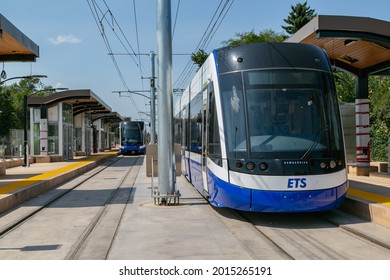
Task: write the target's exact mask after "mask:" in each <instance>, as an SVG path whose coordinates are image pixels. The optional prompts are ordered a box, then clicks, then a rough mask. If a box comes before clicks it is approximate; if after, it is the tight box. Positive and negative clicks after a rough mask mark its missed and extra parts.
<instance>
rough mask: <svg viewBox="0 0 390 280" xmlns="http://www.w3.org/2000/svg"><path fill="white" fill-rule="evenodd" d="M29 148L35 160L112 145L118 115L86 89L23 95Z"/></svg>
mask: <svg viewBox="0 0 390 280" xmlns="http://www.w3.org/2000/svg"><path fill="white" fill-rule="evenodd" d="M27 106H28V107H29V112H30V137H29V139H30V143H29V148H30V149H29V151H30V155H31V156H32V157H35V159H36V161H37V162H52V161H64V160H69V159H72V158H73V157H74V156H83V155H90V154H91V153H97V152H100V151H104V150H110V149H111V148H112V145H111V143H112V142H114V140H113V139H112V137H113V134H112V131H111V130H112V127H113V124H114V123H116V122H117V123H119V122H120V121H121V116H120V115H119V114H117V113H115V112H112V111H111V108H110V107H109V106H108V105H107V104H106V103H105V102H104V101H103V100H101V99H100V98H99V97H98V96H97V95H96V94H95V93H93V92H92V91H91V90H89V89H83V90H67V91H61V92H55V93H52V94H50V95H47V96H32V97H29V98H28V99H27Z"/></svg>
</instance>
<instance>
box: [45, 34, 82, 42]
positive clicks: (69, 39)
mask: <svg viewBox="0 0 390 280" xmlns="http://www.w3.org/2000/svg"><path fill="white" fill-rule="evenodd" d="M49 42H50V43H52V44H54V45H60V44H78V43H81V42H82V40H81V39H80V38H77V37H76V36H74V35H73V34H69V35H58V36H57V37H56V38H49Z"/></svg>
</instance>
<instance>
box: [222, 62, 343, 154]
mask: <svg viewBox="0 0 390 280" xmlns="http://www.w3.org/2000/svg"><path fill="white" fill-rule="evenodd" d="M220 88H221V100H222V107H223V117H224V123H225V131H226V140H227V141H226V143H227V150H228V155H229V157H230V158H241V157H242V158H244V157H251V158H279V159H282V158H290V159H306V158H310V157H312V156H316V157H330V156H332V155H336V154H339V153H342V151H343V142H342V132H341V127H340V119H339V118H340V116H339V110H338V105H337V97H336V94H335V90H334V87H333V83H332V79H331V76H330V74H328V73H325V72H320V71H310V70H295V69H289V70H253V71H245V72H235V73H228V74H223V75H221V76H220Z"/></svg>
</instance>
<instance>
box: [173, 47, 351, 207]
mask: <svg viewBox="0 0 390 280" xmlns="http://www.w3.org/2000/svg"><path fill="white" fill-rule="evenodd" d="M174 119H175V143H180V144H181V147H182V163H181V166H182V172H183V174H184V175H185V176H186V178H187V179H188V180H189V181H190V182H191V183H192V184H193V186H194V187H195V188H196V189H197V190H198V191H199V192H200V193H201V194H202V195H203V196H204V197H206V198H207V199H208V200H209V202H210V203H211V204H212V205H214V206H217V207H229V208H233V209H239V210H244V211H253V212H309V211H323V210H328V209H334V208H337V207H338V206H340V204H341V203H342V201H343V199H344V197H345V195H346V192H347V189H348V181H347V172H346V162H345V151H344V140H343V131H342V126H341V120H340V111H339V106H338V101H337V96H336V91H335V85H334V80H333V76H332V67H331V64H330V62H329V59H328V56H327V54H326V53H325V52H324V51H323V50H322V49H321V48H318V47H316V46H312V45H305V44H295V43H256V44H248V45H240V46H233V47H224V48H221V49H217V50H214V51H213V52H212V53H211V54H210V55H209V57H208V59H207V60H206V62H205V63H204V64H203V65H202V67H201V68H200V69H199V70H198V71H197V73H196V75H195V77H194V79H193V80H192V81H191V84H190V85H189V86H188V87H187V88H186V90H185V91H184V93H183V95H182V96H181V98H180V100H178V101H177V102H176V104H175V108H174Z"/></svg>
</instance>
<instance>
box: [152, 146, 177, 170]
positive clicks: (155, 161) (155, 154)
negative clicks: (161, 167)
mask: <svg viewBox="0 0 390 280" xmlns="http://www.w3.org/2000/svg"><path fill="white" fill-rule="evenodd" d="M180 150H181V146H180V144H175V159H176V176H180V175H181V151H180ZM152 159H153V175H154V176H153V177H158V145H156V144H149V145H146V176H147V177H152ZM164 164H167V163H164Z"/></svg>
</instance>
